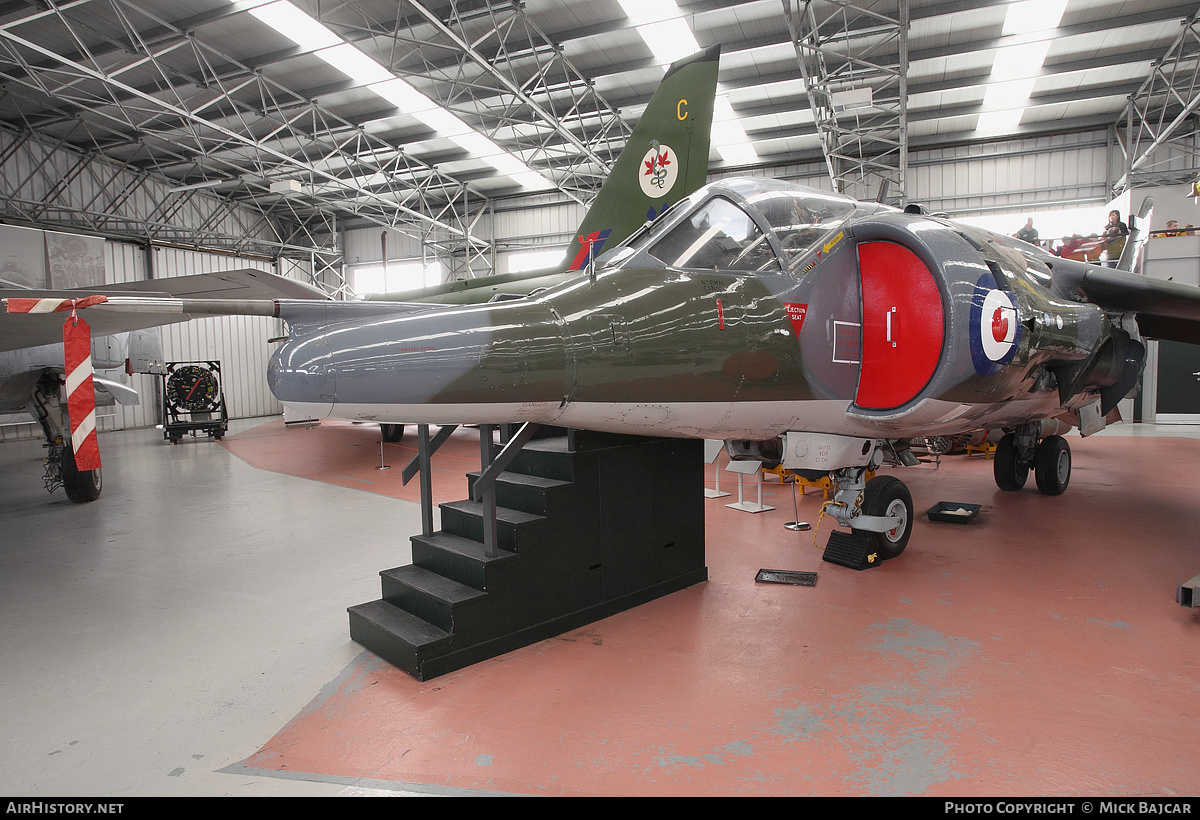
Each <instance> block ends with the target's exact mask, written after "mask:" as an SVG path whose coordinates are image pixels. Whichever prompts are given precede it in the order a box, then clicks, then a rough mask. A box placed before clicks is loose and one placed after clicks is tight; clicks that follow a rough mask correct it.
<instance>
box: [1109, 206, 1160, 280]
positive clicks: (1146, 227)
mask: <svg viewBox="0 0 1200 820" xmlns="http://www.w3.org/2000/svg"><path fill="white" fill-rule="evenodd" d="M1152 213H1154V198H1153V197H1146V198H1145V199H1143V200H1142V207H1141V208H1140V209H1139V210H1138V213H1137V218H1136V219H1134V218H1130V220H1129V237H1128V238H1127V239H1126V240H1125V247H1124V248H1122V249H1121V258H1120V259H1118V260H1117V270H1124V271H1130V272H1132V271H1133V269H1134V266H1135V265H1136V264H1137V259H1138V256H1139V255H1140V254H1141V252H1142V246H1143V245H1145V244H1146V237H1148V236H1149V235H1150V215H1151V214H1152Z"/></svg>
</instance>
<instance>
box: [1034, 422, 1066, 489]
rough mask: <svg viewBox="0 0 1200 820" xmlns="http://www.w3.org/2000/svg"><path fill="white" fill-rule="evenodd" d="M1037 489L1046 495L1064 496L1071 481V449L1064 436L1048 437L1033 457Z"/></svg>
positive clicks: (1043, 440)
mask: <svg viewBox="0 0 1200 820" xmlns="http://www.w3.org/2000/svg"><path fill="white" fill-rule="evenodd" d="M1033 474H1034V479H1035V480H1036V481H1037V487H1038V489H1039V490H1041V491H1042V492H1043V493H1044V494H1046V495H1062V494H1063V491H1065V490H1066V489H1067V484H1069V483H1070V481H1071V448H1070V446H1068V444H1067V440H1066V439H1065V438H1063V437H1062V436H1047V437H1046V438H1044V439H1042V443H1041V444H1039V445H1038V447H1037V452H1036V453H1034V456H1033Z"/></svg>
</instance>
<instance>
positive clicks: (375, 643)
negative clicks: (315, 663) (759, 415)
mask: <svg viewBox="0 0 1200 820" xmlns="http://www.w3.org/2000/svg"><path fill="white" fill-rule="evenodd" d="M571 441H572V443H573V445H574V449H572V444H568V439H567V437H558V438H545V439H534V440H533V441H531V442H529V443H528V444H526V446H525V448H524V449H523V450H522V451H521V452H520V453H519V454H518V456H517V457H516V458H515V459H514V460H513V461H512V463H511V464H510V465H509V471H508V472H505V473H502V474H501V475H500V477H499V478H498V480H497V482H496V484H495V488H496V502H497V507H496V520H497V546H498V548H497V551H496V554H495V555H494V556H492V557H488V556H487V555H486V554H485V553H486V550H485V548H484V545H483V532H484V520H483V514H484V509H483V505H482V504H481V503H479V502H476V501H455V502H450V503H445V504H441V505H440V509H441V523H442V530H441V531H439V532H435V533H432V534H431V535H416V536H413V537H412V539H411V540H412V556H413V563H412V565H410V566H406V567H397V568H395V569H390V570H385V571H384V572H382V573H380V578H381V582H382V588H383V596H382V598H381V599H380V600H377V601H371V602H369V603H366V604H360V605H359V606H355V607H351V608H350V610H349V615H350V636H351V638H353V639H354V640H355V641H356V642H358V643H359V644H361V645H363V646H364V647H366V648H368V649H370V650H372V651H374V652H375V653H376V654H378V655H380V656H381V657H382V658H384V659H385V660H387V661H389V662H391V663H392V664H394V665H396V666H398V667H400V668H401V669H403V670H404V671H406V672H408V673H409V674H411V675H413V676H414V677H416V678H417V679H419V680H428V679H430V678H433V677H436V676H437V675H441V674H445V673H446V672H451V671H454V670H456V669H461V668H463V667H465V666H468V665H470V664H472V663H477V662H479V661H481V660H486V659H488V658H492V657H495V656H497V655H500V654H503V653H504V652H508V651H511V650H513V649H518V648H520V647H522V646H528V645H529V644H532V643H535V642H537V641H540V640H544V639H546V638H549V637H553V636H554V635H558V634H561V633H563V632H565V631H568V630H570V629H575V628H578V627H580V626H583V625H585V624H588V623H592V622H594V621H596V620H599V619H600V618H604V617H607V616H609V615H612V614H615V613H617V612H620V611H622V610H624V609H628V608H629V607H631V606H636V605H638V604H641V603H645V602H647V601H650V600H653V599H655V598H658V597H661V596H662V595H666V594H668V593H670V592H675V591H677V590H680V589H683V588H685V587H687V586H691V585H692V584H695V583H698V582H700V581H703V580H706V579H707V577H708V573H707V569H706V568H705V567H704V530H703V521H704V510H703V486H704V484H703V479H704V474H703V467H704V465H703V450H702V443H701V442H683V441H681V440H678V439H633V438H630V437H621V438H620V439H619V440H615V439H614V437H600V436H598V435H596V434H588V435H587V436H583V437H580V436H578V435H576V436H575V437H574V438H573V439H572V440H571ZM693 451H694V452H693ZM681 464H685V465H686V467H681V466H680V465H681ZM477 479H478V474H473V475H471V476H468V480H469V483H470V485H471V487H472V488H473V487H474V483H475V481H476V480H477Z"/></svg>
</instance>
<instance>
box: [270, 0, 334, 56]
mask: <svg viewBox="0 0 1200 820" xmlns="http://www.w3.org/2000/svg"><path fill="white" fill-rule="evenodd" d="M250 13H251V14H253V15H254V16H255V17H257V18H258V19H259V20H262V21H263V22H264V23H266V24H267V25H268V26H270V27H271V28H273V29H275V30H276V31H278V32H279V33H280V34H282V35H283V36H284V37H287V38H288V39H289V40H291V41H292V42H293V43H295V44H296V45H298V46H300V47H301V48H305V49H309V50H311V51H316V50H317V49H319V48H328V47H329V46H334V45H337V44H338V43H340V42H342V38H340V37H338V36H337V35H336V34H334V33H333V32H332V31H330V30H329V29H328V28H326V27H325V26H324V25H322V24H321V23H318V22H317V21H316V20H314V19H313V18H311V17H309V16H308V15H307V14H305V13H304V12H302V11H301V10H300V9H298V8H296V7H295V6H294V5H292V4H291V3H290V2H288V0H278V2H275V3H267V4H266V5H265V6H259V7H258V8H253V9H250Z"/></svg>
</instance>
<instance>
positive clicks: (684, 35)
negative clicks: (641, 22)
mask: <svg viewBox="0 0 1200 820" xmlns="http://www.w3.org/2000/svg"><path fill="white" fill-rule="evenodd" d="M638 34H640V35H642V39H643V40H645V41H646V45H648V46H650V50H651V51H653V52H654V58H655V59H656V60H658V61H659V62H662V63H667V64H669V63H673V62H675V61H676V60H678V59H679V58H681V57H687V56H688V55H689V54H695V53H696V52H697V51H699V50H700V45H699V44H698V43H697V42H696V37H695V35H693V34H692V30H691V29H690V28H689V27H688V24H687V21H686V20H684V19H683V18H682V17H676V18H675V19H674V20H663V21H661V22H658V23H650V24H649V25H645V26H638Z"/></svg>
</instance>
